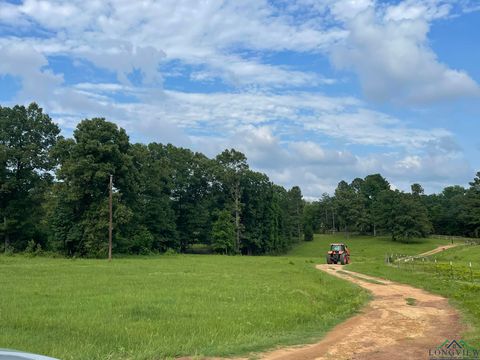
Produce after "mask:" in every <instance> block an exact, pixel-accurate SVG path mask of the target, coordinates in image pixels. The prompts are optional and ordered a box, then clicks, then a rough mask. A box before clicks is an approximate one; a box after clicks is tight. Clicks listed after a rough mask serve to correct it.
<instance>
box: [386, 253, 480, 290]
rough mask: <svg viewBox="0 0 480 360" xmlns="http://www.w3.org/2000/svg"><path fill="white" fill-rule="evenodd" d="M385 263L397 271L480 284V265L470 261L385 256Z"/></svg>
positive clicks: (395, 255)
mask: <svg viewBox="0 0 480 360" xmlns="http://www.w3.org/2000/svg"><path fill="white" fill-rule="evenodd" d="M385 262H386V263H387V264H388V265H390V266H393V267H395V268H397V269H399V270H404V271H411V272H424V273H430V274H435V275H436V276H437V277H440V278H443V279H450V280H461V281H467V282H472V283H480V264H475V263H472V262H471V261H467V262H465V264H459V263H453V262H452V261H437V258H436V257H434V258H432V257H422V256H407V255H402V254H385Z"/></svg>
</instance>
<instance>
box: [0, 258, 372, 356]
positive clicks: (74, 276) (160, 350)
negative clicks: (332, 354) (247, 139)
mask: <svg viewBox="0 0 480 360" xmlns="http://www.w3.org/2000/svg"><path fill="white" fill-rule="evenodd" d="M0 274H1V277H0V289H1V291H0V303H1V306H0V347H6V348H15V349H20V350H25V351H30V352H35V353H41V354H46V355H49V356H53V357H57V358H60V359H66V360H68V359H75V360H77V359H85V360H95V359H162V358H168V357H176V356H183V355H195V354H197V355H217V356H225V355H234V354H246V353H249V352H252V351H260V350H265V349H268V348H272V347H275V346H277V345H279V344H294V343H305V342H308V341H312V340H314V339H318V338H319V337H321V336H322V335H323V334H324V333H325V332H326V331H327V330H329V329H330V328H332V327H333V326H334V325H335V324H337V323H338V322H340V321H342V320H343V319H345V318H347V317H348V316H350V315H352V314H353V313H354V312H355V311H356V310H358V309H359V308H360V307H361V306H362V304H364V303H365V301H366V299H367V297H368V295H367V294H366V292H364V291H362V290H360V289H359V288H358V287H356V286H354V285H352V284H349V283H347V282H345V281H342V280H338V279H334V278H331V277H330V276H327V275H326V274H324V273H322V272H320V271H318V270H315V269H314V263H313V262H312V261H311V260H309V259H304V258H298V257H226V256H213V255H177V256H158V257H145V258H124V259H114V261H112V262H111V263H108V262H107V261H103V260H80V259H77V260H67V259H49V258H25V257H21V256H16V257H5V256H0ZM339 294H341V296H340V295H339Z"/></svg>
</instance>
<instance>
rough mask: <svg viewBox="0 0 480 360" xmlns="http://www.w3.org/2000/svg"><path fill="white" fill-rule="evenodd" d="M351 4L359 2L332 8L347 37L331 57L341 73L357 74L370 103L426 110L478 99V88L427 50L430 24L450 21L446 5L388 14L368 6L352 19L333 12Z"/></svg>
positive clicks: (417, 5) (419, 4)
mask: <svg viewBox="0 0 480 360" xmlns="http://www.w3.org/2000/svg"><path fill="white" fill-rule="evenodd" d="M351 3H356V2H352V1H340V2H337V3H336V4H335V5H334V6H333V8H334V14H337V17H338V18H339V19H340V20H341V21H343V22H344V24H345V27H346V28H347V29H348V30H349V35H348V36H347V38H346V40H345V41H344V42H343V43H341V44H339V45H338V46H335V47H334V48H333V50H332V52H331V57H332V61H333V63H334V64H335V65H336V66H337V67H339V68H346V69H352V70H354V71H355V72H356V73H357V74H358V76H359V79H360V81H361V84H362V87H363V89H364V91H365V93H366V95H367V96H368V97H369V98H371V99H373V100H376V101H393V102H396V103H415V104H425V103H430V102H436V101H443V100H451V99H456V98H462V97H469V96H470V97H471V96H480V88H479V86H478V84H477V83H476V82H475V81H474V80H473V79H472V78H470V77H469V76H468V74H467V73H466V72H464V71H462V70H456V69H451V68H449V67H448V66H447V65H445V64H443V63H441V62H440V61H439V60H438V59H437V57H436V55H435V53H434V52H433V51H432V49H431V48H430V47H429V44H428V38H427V34H428V31H429V28H430V21H431V20H433V19H436V18H442V17H445V16H447V15H448V14H449V10H450V6H449V5H448V4H444V3H440V1H435V0H431V1H420V0H406V1H403V2H401V3H399V4H397V5H392V6H387V7H386V8H385V7H381V6H379V5H377V6H376V7H375V6H374V4H373V2H372V1H365V3H367V4H364V6H362V7H358V8H356V11H354V12H353V15H352V13H350V12H347V14H348V16H346V15H345V13H344V12H345V11H346V10H342V11H339V10H335V9H336V8H337V7H339V6H340V5H342V4H343V5H344V4H351ZM368 3H369V4H368ZM339 4H340V5H339Z"/></svg>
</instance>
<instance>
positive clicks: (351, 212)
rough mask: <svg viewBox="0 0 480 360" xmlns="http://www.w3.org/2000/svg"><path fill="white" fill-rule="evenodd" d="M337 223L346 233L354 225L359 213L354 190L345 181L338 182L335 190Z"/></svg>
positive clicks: (357, 198) (359, 205)
mask: <svg viewBox="0 0 480 360" xmlns="http://www.w3.org/2000/svg"><path fill="white" fill-rule="evenodd" d="M335 207H336V213H337V215H338V216H337V221H338V222H339V224H340V225H341V226H342V227H343V228H344V229H345V232H348V229H349V227H350V229H352V228H353V227H354V225H355V224H356V222H357V220H358V218H359V216H360V211H361V203H360V201H359V197H358V196H357V194H356V193H355V190H354V189H353V187H352V186H350V185H349V184H348V183H346V182H345V181H343V180H342V181H340V182H339V183H338V186H337V188H336V189H335Z"/></svg>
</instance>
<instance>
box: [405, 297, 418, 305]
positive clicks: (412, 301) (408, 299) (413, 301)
mask: <svg viewBox="0 0 480 360" xmlns="http://www.w3.org/2000/svg"><path fill="white" fill-rule="evenodd" d="M405 301H406V302H407V305H410V306H415V305H416V304H417V299H415V298H411V297H408V298H405Z"/></svg>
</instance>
